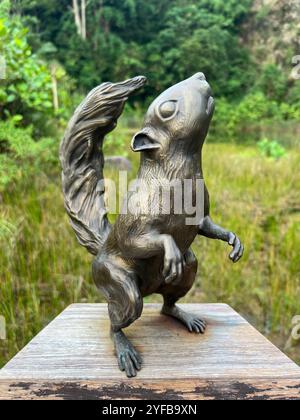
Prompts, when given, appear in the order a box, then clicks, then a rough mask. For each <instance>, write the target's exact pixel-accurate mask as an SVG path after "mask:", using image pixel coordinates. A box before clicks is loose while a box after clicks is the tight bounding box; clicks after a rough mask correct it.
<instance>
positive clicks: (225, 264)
mask: <svg viewBox="0 0 300 420" xmlns="http://www.w3.org/2000/svg"><path fill="white" fill-rule="evenodd" d="M128 143H129V141H128ZM203 155H204V170H205V179H206V183H207V186H208V188H209V191H210V195H211V201H212V210H211V214H212V217H213V219H214V220H215V221H216V222H217V223H219V224H222V225H224V226H225V227H227V228H229V229H231V230H233V231H235V232H237V233H238V234H239V235H240V237H241V238H242V239H243V241H244V243H245V246H246V253H245V257H244V259H243V260H242V261H241V262H240V263H239V264H237V265H233V264H232V263H231V262H230V261H229V259H228V257H227V254H228V253H229V251H230V249H229V248H228V247H227V246H226V245H225V244H224V243H220V242H217V241H212V240H208V239H205V238H202V237H198V238H197V240H196V242H195V246H194V249H195V252H196V255H197V256H198V259H199V272H198V277H197V282H196V285H195V286H194V288H193V290H192V291H191V292H190V294H189V295H188V296H187V297H186V298H185V299H184V300H185V301H187V302H208V301H209V302H227V303H229V304H230V305H232V306H233V307H234V308H235V309H237V310H238V311H240V312H241V313H242V314H244V315H245V316H246V317H247V318H248V319H249V320H250V321H251V322H252V323H253V324H254V325H255V326H256V327H257V328H259V329H260V330H261V331H262V332H263V333H264V334H266V335H267V336H269V337H270V338H271V339H272V340H273V341H274V342H275V343H276V344H278V345H279V346H280V347H281V348H285V345H286V342H287V341H288V338H289V335H290V331H291V320H292V318H293V316H295V315H297V314H299V315H300V258H299V250H300V200H299V191H300V175H299V167H300V151H298V150H291V151H289V153H288V155H287V156H286V157H284V158H282V159H281V160H279V161H274V160H268V159H267V158H264V157H261V156H260V155H259V153H258V152H257V150H256V149H255V148H251V147H242V146H236V145H225V144H213V145H207V146H206V147H205V151H204V154H203ZM130 158H131V159H133V163H134V167H135V168H136V166H137V159H138V157H137V156H136V155H134V156H133V155H130ZM109 175H110V176H116V174H113V173H110V174H109ZM60 188H61V187H60V176H59V173H58V172H57V174H54V175H53V174H52V175H51V176H47V175H46V174H42V173H40V174H39V175H37V176H36V177H35V178H33V179H30V180H28V179H27V180H24V182H23V183H22V186H21V185H16V186H14V187H11V188H10V190H9V191H7V192H5V193H4V194H3V195H2V196H1V206H0V247H1V252H0V315H3V316H5V318H6V320H7V333H8V337H7V340H6V341H0V366H1V365H3V364H4V363H5V362H6V361H7V360H8V359H9V358H10V357H12V356H13V355H14V354H15V353H16V352H17V351H18V350H19V349H20V348H22V347H23V346H24V345H25V344H26V343H27V342H28V341H29V340H30V339H31V338H32V337H33V336H34V335H35V334H36V333H37V332H38V331H40V329H41V328H42V327H43V326H45V325H46V324H47V323H48V322H49V321H51V320H52V319H53V317H55V316H56V315H57V314H58V313H59V312H60V311H62V310H63V309H64V308H65V307H66V306H67V305H68V304H70V303H72V302H99V301H101V296H100V295H99V294H98V292H97V290H96V288H95V287H94V285H93V282H92V279H91V275H90V263H91V257H90V256H89V254H88V253H87V252H86V251H85V250H84V249H82V248H81V247H80V246H79V245H78V244H77V242H76V240H75V238H74V234H73V232H72V230H71V228H70V227H69V223H68V220H67V217H66V215H65V212H64V209H63V200H62V195H61V189H60ZM157 299H158V298H157V297H151V298H148V299H147V300H148V301H155V300H157ZM289 343H291V342H289ZM294 344H296V343H294ZM286 351H287V352H288V354H289V355H291V356H292V357H293V358H294V359H295V360H297V361H298V362H300V348H299V344H298V345H297V344H296V345H295V346H293V347H292V346H289V347H288V348H286Z"/></svg>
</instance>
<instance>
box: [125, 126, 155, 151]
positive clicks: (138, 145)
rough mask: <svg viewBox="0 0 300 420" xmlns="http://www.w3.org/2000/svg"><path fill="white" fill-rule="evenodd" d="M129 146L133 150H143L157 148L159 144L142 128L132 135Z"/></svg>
mask: <svg viewBox="0 0 300 420" xmlns="http://www.w3.org/2000/svg"><path fill="white" fill-rule="evenodd" d="M131 148H132V150H133V151H134V152H143V151H147V150H153V149H159V148H160V144H159V142H158V141H157V140H155V139H154V138H153V137H151V136H150V135H149V133H148V132H146V130H145V131H143V130H142V131H140V132H139V133H137V134H136V135H135V136H134V137H133V139H132V142H131Z"/></svg>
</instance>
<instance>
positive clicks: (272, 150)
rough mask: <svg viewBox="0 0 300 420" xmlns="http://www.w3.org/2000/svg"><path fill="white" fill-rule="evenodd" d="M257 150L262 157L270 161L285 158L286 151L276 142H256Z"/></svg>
mask: <svg viewBox="0 0 300 420" xmlns="http://www.w3.org/2000/svg"><path fill="white" fill-rule="evenodd" d="M258 148H259V150H260V152H261V154H262V155H263V156H267V157H270V158H272V159H280V158H281V157H283V156H285V154H286V150H285V148H284V147H282V146H281V145H280V144H279V143H278V141H276V140H272V141H271V140H269V139H266V138H264V139H262V140H260V141H259V142H258Z"/></svg>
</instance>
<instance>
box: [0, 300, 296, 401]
mask: <svg viewBox="0 0 300 420" xmlns="http://www.w3.org/2000/svg"><path fill="white" fill-rule="evenodd" d="M182 306H183V307H184V309H186V310H189V311H190V312H194V313H197V314H199V315H201V316H203V317H204V318H205V319H206V320H207V321H208V329H207V332H206V334H205V335H203V336H201V335H200V336H199V335H196V334H190V333H188V332H187V331H186V329H185V328H184V327H183V326H182V325H181V324H179V323H178V322H177V321H175V320H173V319H170V318H168V317H166V316H163V315H160V313H159V309H160V307H159V305H155V304H148V305H145V309H144V313H143V316H142V318H141V319H140V320H138V321H137V322H136V323H134V324H133V325H132V326H130V327H129V328H128V329H127V335H128V336H129V337H130V338H131V340H132V342H133V343H134V344H135V346H136V348H137V349H138V350H139V351H140V352H141V354H142V356H143V359H144V365H143V369H142V371H141V372H139V374H138V377H137V378H135V379H126V378H124V374H123V373H121V372H120V371H119V370H118V367H117V363H116V359H115V357H114V355H113V348H112V344H111V341H110V337H109V322H108V316H107V308H106V305H102V304H94V305H85V304H81V305H72V306H70V307H69V308H67V309H66V310H65V311H64V312H63V313H62V314H61V315H60V316H59V317H57V318H56V319H55V320H54V321H53V322H52V323H51V324H50V325H49V326H48V327H46V328H45V329H44V330H43V331H42V332H41V333H40V334H38V335H37V336H36V337H35V338H34V339H33V340H32V341H31V343H29V345H28V346H26V347H25V348H24V349H23V350H22V351H21V352H20V353H19V354H18V355H17V356H16V357H15V358H13V359H12V360H11V361H10V362H9V363H8V364H7V365H6V366H5V367H4V368H3V369H2V370H1V371H0V398H1V397H2V398H4V397H6V398H25V397H26V398H54V397H55V398H72V395H73V397H74V398H80V395H81V397H82V398H83V399H85V398H87V399H91V398H118V399H119V398H120V399H122V398H145V395H148V397H147V398H151V396H152V397H153V398H155V399H162V398H165V399H168V398H171V399H172V398H175V399H180V398H184V399H189V398H197V399H202V398H206V399H210V398H214V397H215V398H216V397H217V398H226V399H229V397H231V398H233V399H236V398H243V399H247V398H254V397H255V398H291V399H292V398H299V399H300V395H299V392H300V391H299V390H300V368H299V367H298V366H297V365H296V364H295V363H293V362H292V361H291V360H290V359H289V358H288V357H286V356H285V355H284V354H283V353H281V352H280V351H279V350H278V349H277V348H276V347H275V346H273V345H272V344H271V343H270V342H269V341H268V340H266V339H265V338H264V337H263V336H262V335H261V334H260V333H258V332H257V331H256V330H255V329H254V328H253V327H252V326H250V325H249V324H248V323H247V322H246V321H245V320H244V319H243V318H242V317H240V315H238V314H237V313H236V312H235V311H233V310H232V309H231V308H230V307H229V306H227V305H223V304H203V305H182ZM145 392H146V394H145Z"/></svg>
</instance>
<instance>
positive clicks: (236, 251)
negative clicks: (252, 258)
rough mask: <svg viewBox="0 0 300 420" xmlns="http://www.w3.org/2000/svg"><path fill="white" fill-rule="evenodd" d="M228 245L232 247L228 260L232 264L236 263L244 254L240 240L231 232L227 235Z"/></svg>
mask: <svg viewBox="0 0 300 420" xmlns="http://www.w3.org/2000/svg"><path fill="white" fill-rule="evenodd" d="M228 243H229V245H231V246H232V247H233V250H232V251H231V253H230V255H229V258H230V259H231V261H232V262H234V263H236V262H238V261H239V260H240V259H241V258H242V256H243V254H244V245H243V244H242V242H241V240H240V239H239V238H238V237H237V236H236V235H235V234H234V233H232V232H230V233H229V241H228Z"/></svg>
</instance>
